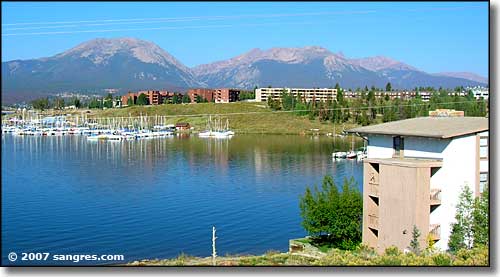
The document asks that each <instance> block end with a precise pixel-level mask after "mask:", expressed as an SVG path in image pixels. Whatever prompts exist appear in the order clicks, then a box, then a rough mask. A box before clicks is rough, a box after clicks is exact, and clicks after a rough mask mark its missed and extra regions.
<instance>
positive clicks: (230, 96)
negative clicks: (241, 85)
mask: <svg viewBox="0 0 500 277" xmlns="http://www.w3.org/2000/svg"><path fill="white" fill-rule="evenodd" d="M214 98H215V103H229V102H236V101H238V100H240V90H237V89H230V88H219V89H216V90H215V93H214Z"/></svg>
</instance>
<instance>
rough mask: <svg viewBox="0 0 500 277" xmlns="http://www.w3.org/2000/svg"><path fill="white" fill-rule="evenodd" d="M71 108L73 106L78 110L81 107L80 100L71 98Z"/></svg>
mask: <svg viewBox="0 0 500 277" xmlns="http://www.w3.org/2000/svg"><path fill="white" fill-rule="evenodd" d="M73 106H75V108H77V109H79V108H80V107H81V106H82V103H81V102H80V99H78V98H77V97H75V98H73Z"/></svg>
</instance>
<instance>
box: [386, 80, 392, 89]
mask: <svg viewBox="0 0 500 277" xmlns="http://www.w3.org/2000/svg"><path fill="white" fill-rule="evenodd" d="M391 90H392V86H391V82H388V83H387V85H385V91H391Z"/></svg>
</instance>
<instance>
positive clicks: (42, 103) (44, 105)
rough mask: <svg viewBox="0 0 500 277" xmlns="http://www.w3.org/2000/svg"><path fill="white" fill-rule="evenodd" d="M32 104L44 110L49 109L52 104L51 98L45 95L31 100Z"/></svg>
mask: <svg viewBox="0 0 500 277" xmlns="http://www.w3.org/2000/svg"><path fill="white" fill-rule="evenodd" d="M31 105H32V106H33V108H34V109H37V110H41V111H44V110H46V109H48V108H49V106H50V105H49V98H48V97H45V98H39V99H36V100H33V101H32V102H31Z"/></svg>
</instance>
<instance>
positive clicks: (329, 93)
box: [255, 88, 337, 102]
mask: <svg viewBox="0 0 500 277" xmlns="http://www.w3.org/2000/svg"><path fill="white" fill-rule="evenodd" d="M283 92H286V93H289V94H292V96H293V97H297V96H298V95H300V97H302V98H303V99H304V100H305V101H306V102H311V101H326V100H327V99H331V100H335V99H336V98H337V90H336V89H334V88H258V89H255V101H257V102H265V101H267V99H268V98H269V97H271V98H272V99H274V100H279V99H281V94H282V93H283Z"/></svg>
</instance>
